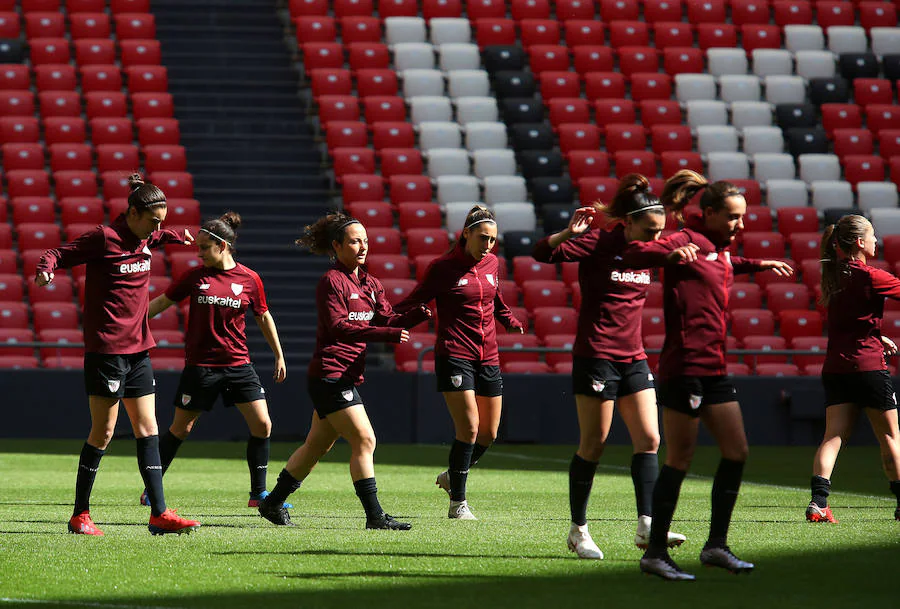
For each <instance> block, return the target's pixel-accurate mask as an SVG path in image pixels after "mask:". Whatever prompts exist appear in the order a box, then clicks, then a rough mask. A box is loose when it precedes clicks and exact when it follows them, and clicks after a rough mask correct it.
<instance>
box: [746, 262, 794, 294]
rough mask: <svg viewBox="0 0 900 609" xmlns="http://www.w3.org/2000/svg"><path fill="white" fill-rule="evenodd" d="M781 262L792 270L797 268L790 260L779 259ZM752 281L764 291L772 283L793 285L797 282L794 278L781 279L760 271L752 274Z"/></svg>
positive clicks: (778, 276)
mask: <svg viewBox="0 0 900 609" xmlns="http://www.w3.org/2000/svg"><path fill="white" fill-rule="evenodd" d="M781 260H782V261H783V262H784V263H786V264H787V265H788V266H790V267H791V268H792V269H795V268H797V263H796V262H794V261H793V260H791V259H790V258H781ZM753 281H755V282H756V283H758V284H759V286H760V287H762V288H763V289H764V290H765V289H766V287H767V286H769V285H770V284H773V283H789V284H794V283H796V282H797V279H796V277H794V276H790V277H783V276H781V275H776V274H775V273H773V272H772V271H760V272H758V273H754V274H753Z"/></svg>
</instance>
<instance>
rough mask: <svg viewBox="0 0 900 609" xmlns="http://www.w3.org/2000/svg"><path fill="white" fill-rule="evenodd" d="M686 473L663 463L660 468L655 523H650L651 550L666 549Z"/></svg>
mask: <svg viewBox="0 0 900 609" xmlns="http://www.w3.org/2000/svg"><path fill="white" fill-rule="evenodd" d="M686 475H687V472H685V471H682V470H680V469H675V468H674V467H669V466H668V465H663V466H662V467H661V468H660V470H659V477H657V478H656V486H654V487H653V510H652V514H653V523H652V524H651V525H650V544H649V549H650V551H651V552H654V553H662V552H665V551H666V546H667V545H668V541H669V529H670V528H671V527H672V517H673V516H674V515H675V506H676V505H678V495H679V494H681V483H682V482H684V477H685V476H686Z"/></svg>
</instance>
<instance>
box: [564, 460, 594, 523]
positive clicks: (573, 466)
mask: <svg viewBox="0 0 900 609" xmlns="http://www.w3.org/2000/svg"><path fill="white" fill-rule="evenodd" d="M596 473H597V463H596V462H595V461H585V460H584V459H582V458H581V457H579V456H578V455H577V454H575V455H572V462H571V463H569V510H570V511H571V512H572V522H574V523H575V524H577V525H578V526H583V525H585V524H587V505H588V498H589V497H590V496H591V487H592V486H593V485H594V474H596Z"/></svg>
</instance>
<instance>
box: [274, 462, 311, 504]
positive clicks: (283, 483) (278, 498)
mask: <svg viewBox="0 0 900 609" xmlns="http://www.w3.org/2000/svg"><path fill="white" fill-rule="evenodd" d="M301 484H303V481H302V480H297V479H296V478H294V477H293V476H292V475H291V473H290V472H289V471H288V470H286V469H282V470H281V473H280V474H278V481H277V482H275V488H273V489H272V492H271V493H269V496H268V497H266V499H268V500H269V501H275V502H277V503H276V504H275V505H281V504H282V503H284V502H285V500H286V499H287V498H288V497H289V496H290V494H291V493H293V492H294V491H296V490H297V489H298V488H300V485H301Z"/></svg>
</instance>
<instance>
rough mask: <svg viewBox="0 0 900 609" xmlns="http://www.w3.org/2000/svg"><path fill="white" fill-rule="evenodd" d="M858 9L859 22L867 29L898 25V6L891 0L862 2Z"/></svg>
mask: <svg viewBox="0 0 900 609" xmlns="http://www.w3.org/2000/svg"><path fill="white" fill-rule="evenodd" d="M858 9H859V24H860V25H861V26H862V27H864V28H865V29H866V30H871V29H872V28H873V27H896V26H897V8H896V6H895V5H893V4H891V3H890V2H860V3H859V4H858Z"/></svg>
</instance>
